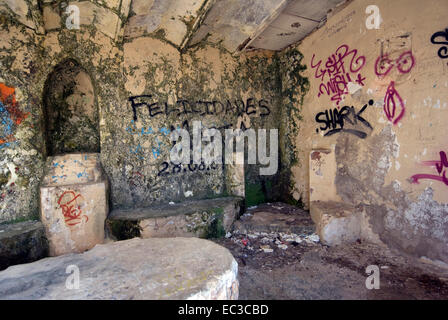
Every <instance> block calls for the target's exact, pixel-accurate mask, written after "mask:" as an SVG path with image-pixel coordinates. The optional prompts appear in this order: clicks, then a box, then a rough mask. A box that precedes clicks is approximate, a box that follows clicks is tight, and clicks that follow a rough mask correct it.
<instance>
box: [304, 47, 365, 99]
mask: <svg viewBox="0 0 448 320" xmlns="http://www.w3.org/2000/svg"><path fill="white" fill-rule="evenodd" d="M315 58H316V55H315V54H313V57H312V59H311V68H313V69H315V73H314V77H315V78H316V79H320V81H321V84H320V85H319V92H318V94H317V96H318V97H320V96H321V95H328V96H331V101H336V104H337V105H339V103H340V102H341V101H342V97H343V96H344V95H346V94H348V93H349V92H348V84H349V83H351V82H355V83H356V84H358V85H360V86H364V80H365V79H366V78H364V77H363V76H362V74H361V72H360V71H361V69H362V68H363V67H364V65H365V63H366V58H365V57H364V56H358V50H356V49H352V50H350V48H349V46H348V45H345V44H344V45H342V46H340V47H339V48H337V49H336V51H335V53H333V54H331V55H330V56H329V57H328V58H327V61H326V62H325V64H324V65H323V64H322V60H319V61H317V62H315V61H314V60H315ZM348 61H349V62H348Z"/></svg>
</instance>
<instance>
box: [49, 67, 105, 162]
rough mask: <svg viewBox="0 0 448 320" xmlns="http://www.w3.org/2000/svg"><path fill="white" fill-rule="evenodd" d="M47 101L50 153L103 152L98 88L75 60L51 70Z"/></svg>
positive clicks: (51, 154)
mask: <svg viewBox="0 0 448 320" xmlns="http://www.w3.org/2000/svg"><path fill="white" fill-rule="evenodd" d="M43 104H44V117H45V128H46V133H45V135H46V144H47V155H49V156H53V155H59V154H65V153H75V152H95V153H98V152H99V151H100V137H99V129H98V122H99V115H98V107H97V105H96V101H95V93H94V88H93V85H92V81H91V78H90V76H89V75H88V74H87V72H86V71H85V70H84V69H83V68H82V67H81V66H80V65H79V64H78V63H77V62H76V61H75V60H73V59H67V60H65V61H63V62H61V63H59V64H58V65H57V66H56V67H55V68H54V70H53V72H51V73H50V75H49V76H48V78H47V81H46V82H45V87H44V95H43Z"/></svg>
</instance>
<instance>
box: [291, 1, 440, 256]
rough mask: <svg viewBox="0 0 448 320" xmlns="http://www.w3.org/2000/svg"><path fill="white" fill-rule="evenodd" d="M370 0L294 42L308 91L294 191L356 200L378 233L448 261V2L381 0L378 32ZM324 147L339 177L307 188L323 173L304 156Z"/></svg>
mask: <svg viewBox="0 0 448 320" xmlns="http://www.w3.org/2000/svg"><path fill="white" fill-rule="evenodd" d="M370 4H372V3H371V2H370V1H367V0H359V1H353V2H351V3H350V4H349V5H348V6H346V7H345V8H343V9H342V10H341V11H340V12H338V13H337V14H335V15H334V16H332V17H331V18H329V20H328V22H327V24H326V25H325V26H324V27H322V28H321V29H319V30H318V31H316V32H315V33H313V34H312V35H311V36H309V37H308V38H306V39H305V40H304V41H303V42H302V43H301V44H300V45H298V46H297V48H298V49H299V50H300V51H301V52H302V53H303V55H304V59H303V62H304V63H306V66H307V70H306V71H305V72H304V73H303V75H304V76H305V77H307V78H308V79H309V81H310V90H309V92H308V94H307V95H306V97H305V99H304V104H303V107H302V108H301V112H300V116H301V118H302V120H297V121H296V123H297V124H298V127H299V133H298V134H297V136H296V141H295V144H296V147H297V150H298V154H299V159H301V160H302V161H300V165H297V166H295V167H294V169H293V171H294V180H295V194H294V197H295V198H296V199H299V198H301V199H303V202H304V203H305V204H309V197H310V193H312V192H316V194H326V198H325V199H320V200H325V201H329V200H332V201H340V202H341V201H342V202H345V203H348V204H351V205H354V206H358V207H359V208H360V210H364V211H365V212H366V219H367V223H368V226H369V228H370V229H371V231H373V233H374V234H377V235H378V237H377V240H380V241H382V242H384V243H386V244H388V245H390V246H392V247H395V248H399V249H401V250H403V251H405V252H407V253H409V254H413V255H416V256H426V257H429V258H431V259H433V260H441V261H444V262H448V180H447V179H446V169H447V167H448V163H447V161H446V155H445V153H446V152H447V144H446V137H445V133H446V132H447V130H446V126H447V121H448V108H447V106H448V95H447V88H448V81H447V75H448V65H447V63H448V59H442V58H443V57H445V58H446V56H447V55H446V34H443V33H442V34H441V35H440V36H439V37H437V38H435V39H434V42H442V43H440V44H433V43H431V37H432V36H433V35H434V34H435V33H436V32H444V31H445V29H446V28H447V24H446V12H448V2H446V1H437V0H432V1H426V2H425V3H424V4H423V3H422V2H421V1H417V0H396V1H385V0H379V1H376V2H375V4H376V5H377V6H378V7H379V9H380V14H381V18H382V23H381V25H380V29H378V30H376V29H371V30H369V29H367V28H366V19H367V18H368V16H369V14H366V13H365V12H366V8H367V6H369V5H370ZM443 41H445V42H444V43H443ZM444 45H445V49H440V48H441V47H443V46H444ZM443 50H445V51H443ZM321 149H325V150H330V152H334V153H335V155H334V157H328V156H326V157H325V159H326V161H330V160H329V159H335V160H334V163H331V164H329V163H327V164H325V166H326V168H328V167H330V169H331V168H334V170H333V169H331V170H330V169H328V170H327V172H335V174H334V175H335V176H334V178H333V179H332V183H333V185H330V186H329V185H328V184H327V183H321V184H317V185H314V186H312V187H311V188H310V185H309V181H310V175H316V174H317V175H318V174H323V172H324V171H321V170H317V169H316V168H314V169H313V170H311V169H310V168H309V162H308V160H307V159H309V158H310V155H311V154H312V152H313V150H321ZM318 156H319V154H318V153H317V154H314V155H313V156H312V157H314V158H313V159H312V160H316V157H318ZM325 181H326V180H325ZM314 188H321V189H322V188H323V190H320V189H319V190H314ZM325 190H327V191H325Z"/></svg>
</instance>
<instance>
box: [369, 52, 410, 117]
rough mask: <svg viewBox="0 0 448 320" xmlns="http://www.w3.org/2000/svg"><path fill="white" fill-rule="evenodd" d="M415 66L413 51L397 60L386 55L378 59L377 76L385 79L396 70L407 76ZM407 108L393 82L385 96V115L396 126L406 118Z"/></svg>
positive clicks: (376, 63)
mask: <svg viewBox="0 0 448 320" xmlns="http://www.w3.org/2000/svg"><path fill="white" fill-rule="evenodd" d="M414 66H415V58H414V56H413V54H412V52H411V51H406V52H404V53H402V54H401V55H400V56H399V57H398V58H397V59H396V60H393V59H390V57H389V55H388V54H384V55H382V56H380V57H378V58H377V59H376V62H375V74H376V75H377V76H378V77H385V76H387V75H389V74H390V72H391V71H392V70H393V69H394V68H396V69H397V70H398V72H399V73H400V74H407V73H409V72H411V70H412V69H413V68H414ZM405 111H406V107H405V104H404V101H403V98H402V97H401V96H400V94H399V93H398V91H397V90H396V88H395V81H391V82H390V84H389V86H388V87H387V90H386V95H385V96H384V114H385V115H386V117H387V119H388V120H389V121H390V122H392V123H393V124H394V125H396V124H397V123H398V122H399V121H400V120H401V119H402V118H403V116H404V114H405Z"/></svg>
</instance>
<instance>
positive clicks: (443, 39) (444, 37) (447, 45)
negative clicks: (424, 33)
mask: <svg viewBox="0 0 448 320" xmlns="http://www.w3.org/2000/svg"><path fill="white" fill-rule="evenodd" d="M431 43H432V44H439V45H443V46H441V47H440V48H439V51H438V52H437V54H438V55H439V57H440V58H441V59H447V58H448V29H445V31H438V32H436V33H434V34H433V35H432V36H431Z"/></svg>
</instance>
